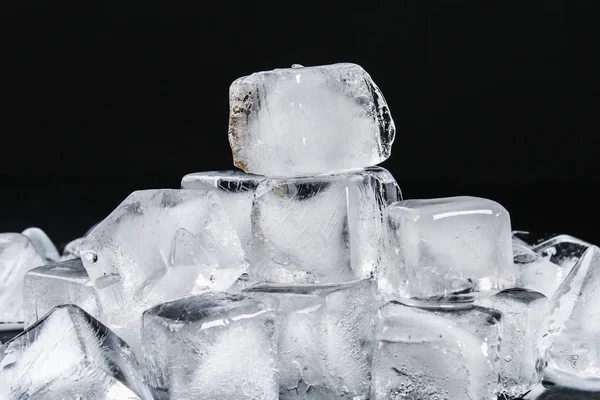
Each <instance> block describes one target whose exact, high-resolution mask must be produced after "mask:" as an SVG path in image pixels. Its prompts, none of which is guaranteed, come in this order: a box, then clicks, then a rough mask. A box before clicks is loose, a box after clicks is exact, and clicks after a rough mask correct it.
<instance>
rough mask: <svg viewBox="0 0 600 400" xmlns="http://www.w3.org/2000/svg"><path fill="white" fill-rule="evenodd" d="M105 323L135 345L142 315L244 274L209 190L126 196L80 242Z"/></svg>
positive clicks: (232, 235) (238, 249)
mask: <svg viewBox="0 0 600 400" xmlns="http://www.w3.org/2000/svg"><path fill="white" fill-rule="evenodd" d="M80 252H81V256H82V260H83V264H84V266H85V268H86V270H87V272H88V274H89V277H90V279H91V280H92V282H93V284H94V287H95V290H96V292H97V294H98V298H99V299H100V302H101V305H102V310H103V312H104V314H105V316H106V320H107V322H108V324H109V326H110V327H111V329H113V330H115V331H116V332H117V333H118V334H120V335H122V336H123V337H124V338H125V340H126V341H127V342H128V343H129V344H130V345H132V346H134V347H136V348H137V344H139V326H140V323H141V315H142V312H143V311H144V310H146V309H148V308H149V307H152V306H154V305H156V304H160V303H162V302H164V301H167V300H171V299H174V298H178V297H181V296H185V295H187V294H193V293H200V292H203V291H206V290H209V289H212V290H226V289H227V288H228V287H229V286H231V285H232V284H233V283H234V282H235V281H236V279H237V278H238V277H239V276H240V275H241V274H242V273H243V272H244V271H245V269H246V267H247V263H246V260H245V254H244V250H243V249H242V246H241V243H240V240H239V238H238V236H237V234H236V232H235V230H234V229H233V227H232V225H231V223H230V220H229V217H228V216H227V214H226V213H225V211H224V210H223V206H222V203H221V200H220V198H219V196H218V195H217V194H216V193H214V192H213V191H207V190H174V189H157V190H144V191H137V192H134V193H132V194H131V195H130V196H129V197H127V198H126V199H125V200H124V201H123V202H122V203H121V204H120V205H119V206H118V207H117V208H116V209H115V210H114V211H113V212H112V213H111V214H110V215H109V216H108V217H107V218H106V219H105V220H104V221H102V222H101V223H100V224H99V225H98V226H96V227H95V228H94V229H93V230H92V232H90V233H89V234H88V235H87V236H86V238H85V240H84V241H83V243H82V244H81V246H80Z"/></svg>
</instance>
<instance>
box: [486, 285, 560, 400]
mask: <svg viewBox="0 0 600 400" xmlns="http://www.w3.org/2000/svg"><path fill="white" fill-rule="evenodd" d="M476 304H477V305H480V306H483V307H487V308H491V309H494V310H498V311H500V312H502V315H503V318H502V320H501V321H500V328H501V331H502V345H501V346H500V387H499V393H500V394H504V395H507V396H509V397H510V398H516V397H519V396H521V395H523V394H525V393H527V391H529V389H531V388H532V387H534V386H535V385H537V384H538V383H540V382H541V380H542V376H543V372H544V367H545V365H546V348H547V340H546V339H547V334H548V310H549V305H548V299H547V298H546V296H544V295H543V294H541V293H538V292H533V291H530V290H524V289H508V290H504V291H502V292H500V293H497V294H495V295H493V296H490V297H485V298H482V299H479V300H477V301H476Z"/></svg>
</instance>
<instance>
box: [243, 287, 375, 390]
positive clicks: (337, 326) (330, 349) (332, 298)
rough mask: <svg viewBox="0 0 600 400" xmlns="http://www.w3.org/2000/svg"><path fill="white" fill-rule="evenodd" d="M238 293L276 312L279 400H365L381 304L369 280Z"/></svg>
mask: <svg viewBox="0 0 600 400" xmlns="http://www.w3.org/2000/svg"><path fill="white" fill-rule="evenodd" d="M244 293H246V294H248V295H251V296H253V297H254V298H257V299H260V300H261V301H263V302H265V303H267V304H270V305H271V307H273V308H277V318H276V321H277V322H276V324H277V328H278V331H279V339H278V348H279V360H278V370H279V391H280V392H279V394H280V399H330V398H340V399H359V398H361V399H362V398H368V395H369V390H370V375H371V372H370V370H371V359H372V354H373V346H374V339H373V338H374V334H375V325H376V322H377V321H376V315H377V309H378V307H379V306H380V305H381V304H382V303H381V302H382V299H381V298H379V296H378V295H377V293H376V287H375V284H374V282H373V281H372V280H370V279H367V280H360V281H355V282H349V283H345V284H330V285H317V284H303V285H301V284H296V285H282V284H268V283H267V284H257V285H254V286H251V287H249V288H248V289H246V290H245V291H244Z"/></svg>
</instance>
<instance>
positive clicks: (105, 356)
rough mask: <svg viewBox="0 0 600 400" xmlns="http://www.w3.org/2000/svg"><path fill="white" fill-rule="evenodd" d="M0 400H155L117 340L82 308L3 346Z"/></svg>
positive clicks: (58, 312) (56, 315) (60, 313)
mask: <svg viewBox="0 0 600 400" xmlns="http://www.w3.org/2000/svg"><path fill="white" fill-rule="evenodd" d="M0 388H2V390H1V391H0V399H2V400H18V399H31V400H34V399H35V400H43V399H98V400H101V399H104V400H118V399H132V400H133V399H136V400H137V399H140V400H145V399H152V396H151V394H150V392H149V391H148V389H147V388H146V387H145V386H144V385H143V383H142V380H141V374H140V373H139V371H138V364H137V362H136V360H135V358H134V357H133V355H132V353H131V350H130V349H129V347H128V346H127V345H126V344H125V342H123V341H122V340H121V339H120V338H119V337H118V336H116V335H115V334H114V333H112V332H111V331H110V330H109V329H108V328H106V327H105V326H104V325H102V324H101V323H99V322H98V321H96V320H95V319H94V318H92V317H91V316H90V315H89V314H87V313H85V312H84V311H82V310H81V309H80V308H78V307H76V306H72V305H65V306H59V307H57V308H55V309H54V310H53V311H52V312H51V313H50V314H48V315H47V316H46V317H44V318H43V319H41V320H40V321H38V323H36V324H35V325H33V326H31V327H30V328H29V329H28V330H26V331H25V332H23V333H22V334H21V335H19V336H17V337H16V338H14V339H13V340H11V341H10V342H7V343H5V344H4V345H2V346H0Z"/></svg>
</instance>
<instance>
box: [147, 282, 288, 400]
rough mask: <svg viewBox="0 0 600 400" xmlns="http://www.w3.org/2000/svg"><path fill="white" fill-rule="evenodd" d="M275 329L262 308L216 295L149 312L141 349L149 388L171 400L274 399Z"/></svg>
mask: <svg viewBox="0 0 600 400" xmlns="http://www.w3.org/2000/svg"><path fill="white" fill-rule="evenodd" d="M274 323H275V321H274V315H273V313H272V311H271V310H270V309H269V308H268V307H267V306H265V305H264V304H263V303H261V302H259V301H255V300H253V299H251V298H249V297H247V296H244V295H233V294H225V293H219V292H210V293H204V294H200V295H194V296H189V297H184V298H181V299H178V300H174V301H170V302H167V303H164V304H160V305H158V306H155V307H153V308H151V309H149V310H147V311H146V312H144V316H143V349H144V354H145V356H146V364H147V366H148V368H149V370H151V371H153V372H154V379H152V382H151V385H152V386H153V387H154V388H155V389H156V391H157V392H158V393H162V394H163V396H164V398H169V399H175V398H178V399H184V398H185V399H211V400H212V399H222V400H230V399H231V400H243V399H273V400H275V399H277V398H278V389H277V371H276V333H275V327H274ZM161 398H162V397H161Z"/></svg>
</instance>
